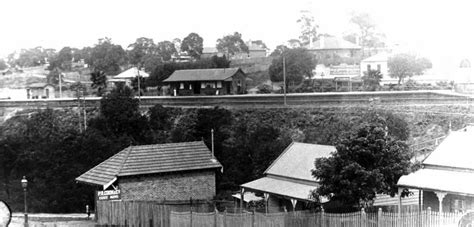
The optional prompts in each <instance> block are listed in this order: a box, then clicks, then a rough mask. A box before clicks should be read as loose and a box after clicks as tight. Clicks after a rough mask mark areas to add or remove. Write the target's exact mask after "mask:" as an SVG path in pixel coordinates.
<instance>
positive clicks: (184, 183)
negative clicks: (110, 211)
mask: <svg viewBox="0 0 474 227" xmlns="http://www.w3.org/2000/svg"><path fill="white" fill-rule="evenodd" d="M119 187H120V190H121V193H122V195H121V196H122V199H123V200H160V201H161V200H183V201H184V200H189V199H190V198H192V199H193V200H210V199H213V198H214V196H215V195H216V181H215V171H214V170H198V171H181V172H174V173H166V174H154V175H142V176H132V177H121V178H119Z"/></svg>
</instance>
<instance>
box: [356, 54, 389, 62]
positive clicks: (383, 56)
mask: <svg viewBox="0 0 474 227" xmlns="http://www.w3.org/2000/svg"><path fill="white" fill-rule="evenodd" d="M389 56H390V55H389V54H388V53H385V52H382V53H378V54H376V55H372V56H370V57H368V58H366V59H363V60H362V62H386V61H388V58H389Z"/></svg>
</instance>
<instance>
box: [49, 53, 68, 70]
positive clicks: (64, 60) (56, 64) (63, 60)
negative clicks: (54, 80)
mask: <svg viewBox="0 0 474 227" xmlns="http://www.w3.org/2000/svg"><path fill="white" fill-rule="evenodd" d="M72 58H73V55H72V49H71V48H70V47H63V48H62V49H61V50H60V51H59V52H58V54H57V55H55V56H54V57H52V58H51V59H50V60H49V67H48V68H49V69H50V70H53V69H56V68H59V69H61V70H71V64H72Z"/></svg>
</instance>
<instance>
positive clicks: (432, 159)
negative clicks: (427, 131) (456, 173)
mask: <svg viewBox="0 0 474 227" xmlns="http://www.w3.org/2000/svg"><path fill="white" fill-rule="evenodd" d="M473 160H474V126H472V125H470V126H467V127H466V128H463V129H461V130H459V131H453V132H450V133H449V135H448V136H447V137H446V138H445V139H444V140H443V142H441V144H440V145H439V146H438V147H437V148H436V149H435V150H434V151H433V152H432V153H431V154H430V155H429V156H428V157H427V158H426V159H425V160H424V161H423V164H424V165H431V166H442V167H447V168H450V167H451V168H463V169H470V170H473V171H474V162H473Z"/></svg>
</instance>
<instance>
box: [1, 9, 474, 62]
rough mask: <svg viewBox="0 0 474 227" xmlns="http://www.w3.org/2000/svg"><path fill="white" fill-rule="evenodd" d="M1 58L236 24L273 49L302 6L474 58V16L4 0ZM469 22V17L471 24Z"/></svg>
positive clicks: (335, 25) (213, 31)
mask: <svg viewBox="0 0 474 227" xmlns="http://www.w3.org/2000/svg"><path fill="white" fill-rule="evenodd" d="M0 5H1V8H2V13H0V21H1V24H2V32H1V33H0V57H5V56H6V55H8V54H9V53H11V52H13V51H15V50H19V49H22V48H33V47H36V46H42V47H44V48H55V49H57V50H60V49H61V48H62V47H64V46H70V47H77V48H82V47H84V46H93V45H94V44H95V43H97V40H98V39H99V38H102V37H110V38H112V41H113V42H114V43H117V44H120V45H122V47H124V48H126V47H127V46H128V45H129V44H130V43H133V42H134V41H135V39H136V38H139V37H148V38H153V40H154V41H155V42H158V41H163V40H172V39H174V38H180V39H183V38H184V37H185V36H187V35H188V34H189V33H191V32H196V33H198V34H199V35H200V36H201V37H203V39H204V46H215V44H216V40H217V39H218V38H221V37H223V36H225V35H228V34H232V33H233V32H235V31H237V32H239V33H241V34H242V37H243V39H244V40H245V41H247V40H263V41H264V42H265V43H266V44H267V46H269V47H270V48H271V49H273V48H274V47H275V46H277V45H280V44H284V43H285V42H286V41H287V40H289V39H292V38H298V36H299V31H300V27H299V25H298V23H297V22H296V21H297V19H298V18H299V16H300V15H301V14H300V11H301V10H309V11H310V12H312V13H313V15H314V17H315V19H316V21H317V23H318V24H319V26H320V28H319V32H320V33H329V34H333V35H336V36H342V34H343V33H345V32H348V31H351V30H353V29H354V27H353V25H351V24H350V23H349V20H350V16H351V14H352V13H353V12H367V13H369V14H370V15H371V17H372V19H373V21H374V22H375V24H376V25H377V29H378V30H379V31H381V32H383V33H385V34H386V36H387V41H388V43H390V44H398V46H399V47H402V48H404V49H406V50H409V51H412V52H416V53H419V54H420V55H424V56H427V57H429V58H430V59H432V61H433V64H434V65H436V64H437V63H438V62H443V63H445V64H447V63H448V62H452V63H450V64H454V63H457V62H459V61H460V60H461V59H463V58H469V59H471V62H474V29H473V28H472V25H471V23H472V22H474V13H472V9H473V8H474V7H472V6H473V5H474V3H470V2H469V1H468V0H450V1H447V0H432V1H428V0H391V1H385V0H329V1H328V0H325V1H322V0H313V1H308V0H274V1H271V0H238V1H229V0H169V1H162V0H115V1H112V0H81V1H70V0H41V1H38V0H15V1H13V0H0ZM469 22H471V23H469Z"/></svg>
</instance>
